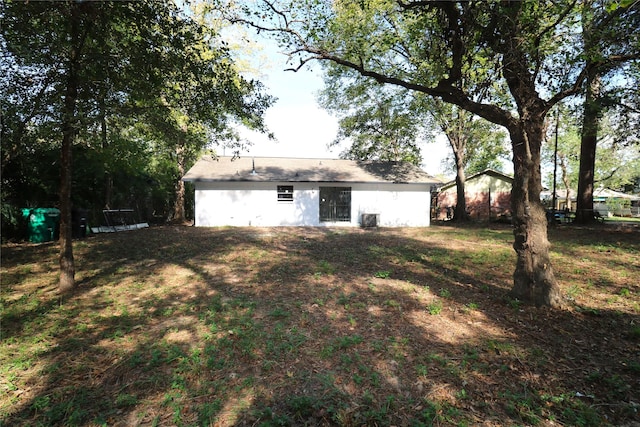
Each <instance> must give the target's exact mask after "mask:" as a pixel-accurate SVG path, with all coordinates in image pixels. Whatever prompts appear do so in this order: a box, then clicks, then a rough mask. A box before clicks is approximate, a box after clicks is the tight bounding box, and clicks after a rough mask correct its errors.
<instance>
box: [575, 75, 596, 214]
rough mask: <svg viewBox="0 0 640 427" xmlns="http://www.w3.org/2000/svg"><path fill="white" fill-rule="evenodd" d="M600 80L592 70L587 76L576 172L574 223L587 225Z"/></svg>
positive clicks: (591, 189)
mask: <svg viewBox="0 0 640 427" xmlns="http://www.w3.org/2000/svg"><path fill="white" fill-rule="evenodd" d="M599 92H600V78H599V76H598V74H597V72H596V71H595V70H594V69H591V71H590V72H589V74H588V76H587V85H586V94H585V103H584V113H583V118H582V135H581V139H580V171H579V172H578V194H577V200H576V222H578V223H581V224H588V223H590V222H593V221H594V211H593V184H594V171H595V167H596V146H597V144H598V122H599V118H600V110H601V107H600V103H599V100H598V97H599Z"/></svg>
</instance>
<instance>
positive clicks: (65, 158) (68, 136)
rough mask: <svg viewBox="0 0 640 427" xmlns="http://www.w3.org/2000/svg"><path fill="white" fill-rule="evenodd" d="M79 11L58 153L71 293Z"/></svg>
mask: <svg viewBox="0 0 640 427" xmlns="http://www.w3.org/2000/svg"><path fill="white" fill-rule="evenodd" d="M79 14H80V11H79V10H78V8H77V7H76V6H74V5H72V6H71V27H70V35H71V43H72V48H71V51H70V56H69V62H68V64H67V70H66V71H67V79H66V88H65V95H64V107H63V118H62V147H61V151H60V283H59V291H60V292H61V293H66V292H69V291H71V290H73V289H74V288H75V286H76V283H75V272H76V268H75V261H74V258H73V233H72V232H73V230H72V223H71V184H72V151H73V143H74V140H75V135H76V128H75V124H76V119H75V116H76V102H77V98H78V84H79V82H78V57H79V53H80V49H81V46H80V44H81V43H80V34H79V19H80V18H79Z"/></svg>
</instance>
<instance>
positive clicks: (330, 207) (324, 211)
mask: <svg viewBox="0 0 640 427" xmlns="http://www.w3.org/2000/svg"><path fill="white" fill-rule="evenodd" d="M320 221H346V222H349V221H351V187H320Z"/></svg>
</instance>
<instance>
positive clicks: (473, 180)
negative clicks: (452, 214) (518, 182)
mask: <svg viewBox="0 0 640 427" xmlns="http://www.w3.org/2000/svg"><path fill="white" fill-rule="evenodd" d="M512 185H513V178H512V177H510V176H509V175H505V174H503V173H502V172H498V171H495V170H493V169H487V170H484V171H482V172H479V173H476V174H474V175H471V176H469V177H467V179H466V180H465V186H464V190H465V201H466V204H467V212H468V213H469V216H470V217H471V218H473V219H481V220H493V219H498V218H500V217H503V216H509V215H510V214H511V187H512ZM457 194H458V190H457V188H456V182H455V180H454V181H450V182H447V183H445V184H444V185H442V187H440V193H439V194H438V202H437V209H436V218H437V219H446V218H447V210H448V209H449V210H451V209H453V208H455V205H456V203H457Z"/></svg>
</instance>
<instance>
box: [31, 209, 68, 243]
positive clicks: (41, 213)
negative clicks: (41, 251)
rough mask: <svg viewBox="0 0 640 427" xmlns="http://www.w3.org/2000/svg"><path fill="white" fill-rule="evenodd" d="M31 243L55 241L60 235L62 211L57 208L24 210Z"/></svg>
mask: <svg viewBox="0 0 640 427" xmlns="http://www.w3.org/2000/svg"><path fill="white" fill-rule="evenodd" d="M22 216H23V217H24V218H25V219H26V220H27V234H28V237H29V241H30V242H33V243H43V242H50V241H52V240H55V239H56V237H57V236H58V233H59V229H58V228H59V224H60V210H59V209H56V208H24V209H22Z"/></svg>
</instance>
